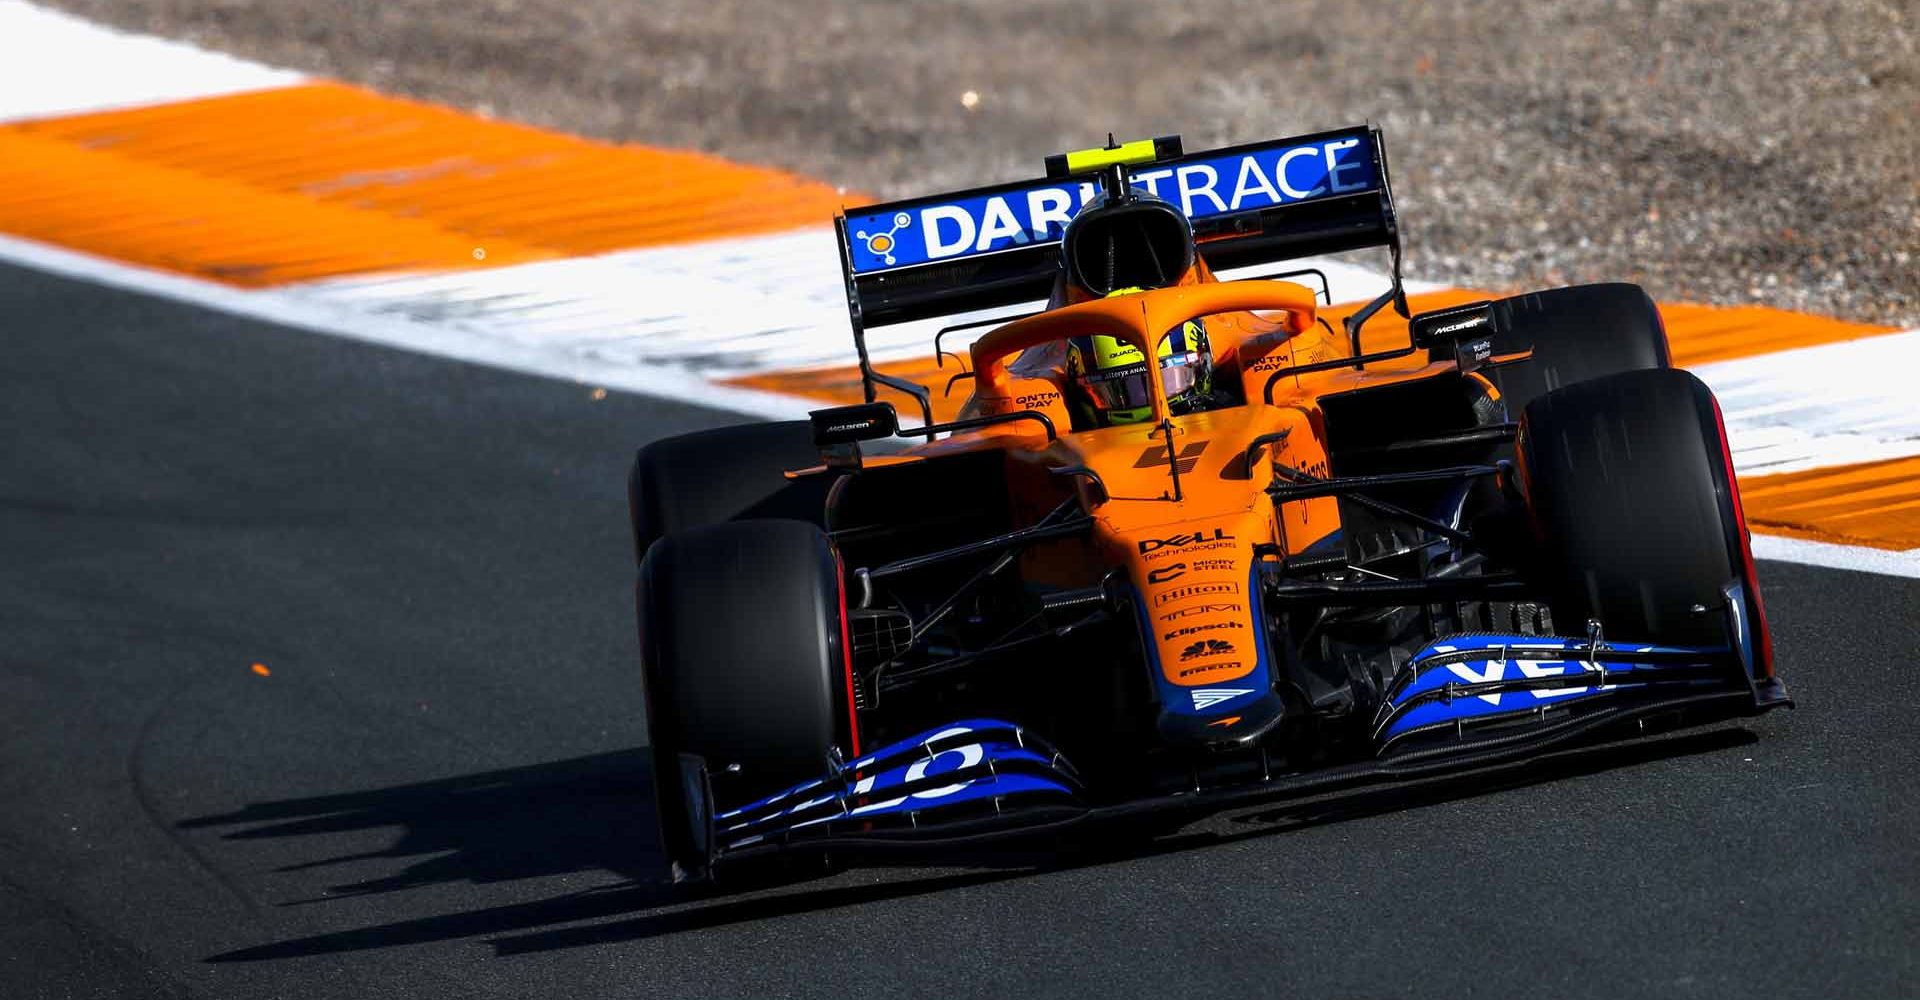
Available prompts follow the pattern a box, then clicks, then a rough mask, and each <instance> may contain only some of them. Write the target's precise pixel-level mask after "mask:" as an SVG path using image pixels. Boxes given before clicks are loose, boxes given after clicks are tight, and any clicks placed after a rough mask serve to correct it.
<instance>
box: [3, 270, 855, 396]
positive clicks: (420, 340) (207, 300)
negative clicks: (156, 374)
mask: <svg viewBox="0 0 1920 1000" xmlns="http://www.w3.org/2000/svg"><path fill="white" fill-rule="evenodd" d="M0 261H6V262H8V263H12V264H18V265H20V266H22V267H29V268H33V269H35V270H40V271H47V272H50V273H53V274H58V275H62V276H65V277H69V278H76V279H79V280H82V281H89V282H93V283H94V284H99V285H106V286H108V287H110V288H121V289H126V290H128V291H134V292H141V293H144V294H147V295H154V296H158V297H160V298H165V299H172V300H174V301H177V302H185V303H187V304H189V305H194V306H199V307H201V308H204V309H211V310H214V311H217V312H223V313H229V314H231V315H235V316H244V317H247V318H248V319H257V320H260V321H262V322H267V323H274V324H277V325H280V326H288V327H293V328H295V329H300V330H306V331H309V332H312V333H324V334H329V335H332V336H336V337H345V338H348V339H350V340H360V341H366V342H368V343H372V344H381V345H384V346H388V347H398V348H403V349H406V350H410V351H418V352H420V353H423V354H433V355H438V356H440V357H446V358H454V359H456V360H460V361H470V362H473V363H475V364H481V365H487V366H490V367H494V368H505V369H509V370H512V371H519V372H526V373H529V374H533V375H544V376H546V377H548V378H556V379H562V380H566V381H570V382H578V383H580V384H583V385H591V386H600V387H605V388H609V389H621V390H625V391H628V392H636V393H642V394H645V395H649V396H660V397H664V398H668V399H674V400H679V401H682V402H686V403H690V404H694V405H703V406H710V407H714V408H716V409H724V410H733V411H736V412H739V413H745V414H750V415H752V416H756V417H765V418H768V419H773V420H791V419H797V418H801V417H804V416H806V414H807V411H808V410H809V409H810V408H811V407H812V406H813V405H817V404H812V403H809V402H808V401H806V400H800V399H795V398H793V397H791V396H782V395H778V394H776V393H770V392H758V391H755V390H752V389H740V388H735V387H732V386H724V385H712V384H709V383H706V382H703V381H700V380H698V379H692V378H689V377H687V375H686V374H685V373H684V372H683V371H680V370H676V369H667V368H651V367H635V366H627V365H618V364H609V363H607V362H606V361H605V360H603V359H599V358H595V357H591V356H580V355H572V354H568V353H565V352H560V351H554V350H550V349H547V348H545V347H542V346H540V345H538V344H525V343H519V342H514V341H507V340H497V339H487V338H479V337H474V336H471V335H469V334H467V333H465V332H462V331H460V330H458V329H453V328H450V327H445V326H440V325H437V324H434V323H427V322H419V321H416V320H409V319H403V318H397V317H393V316H383V315H378V314H373V313H368V312H361V311H356V310H354V309H352V308H350V307H348V306H345V305H342V304H340V303H334V302H327V301H320V300H314V299H310V298H301V297H298V296H293V295H288V294H286V293H285V292H283V291H279V290H273V289H268V290H261V291H253V290H248V289H238V288H231V287H228V286H226V285H219V284H215V283H213V282H210V281H202V280H200V279H198V278H188V277H182V276H179V275H173V274H165V273H162V272H159V271H151V270H148V269H146V268H140V267H133V266H130V265H127V264H122V263H120V262H118V261H112V260H106V259H103V258H100V257H95V256H92V255H90V254H82V253H75V252H73V251H71V250H63V249H61V248H58V247H51V246H47V245H45V244H42V243H36V242H33V241H31V240H23V239H18V238H16V237H11V236H4V235H0ZM0 322H4V318H0Z"/></svg>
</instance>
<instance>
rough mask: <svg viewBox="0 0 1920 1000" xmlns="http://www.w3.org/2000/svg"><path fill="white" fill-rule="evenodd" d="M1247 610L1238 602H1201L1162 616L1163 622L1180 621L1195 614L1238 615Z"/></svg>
mask: <svg viewBox="0 0 1920 1000" xmlns="http://www.w3.org/2000/svg"><path fill="white" fill-rule="evenodd" d="M1243 610H1245V609H1244V608H1242V607H1241V606H1240V605H1238V604H1199V605H1195V606H1193V607H1191V608H1180V609H1178V610H1175V611H1169V612H1167V613H1166V614H1164V615H1161V616H1160V620H1161V621H1163V622H1171V621H1179V620H1180V619H1182V618H1192V617H1193V616H1194V615H1237V614H1239V613H1240V612H1241V611H1243Z"/></svg>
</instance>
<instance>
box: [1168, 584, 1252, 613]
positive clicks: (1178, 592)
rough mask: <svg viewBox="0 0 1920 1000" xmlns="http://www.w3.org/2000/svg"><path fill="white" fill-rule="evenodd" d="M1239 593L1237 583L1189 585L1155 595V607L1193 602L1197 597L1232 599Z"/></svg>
mask: <svg viewBox="0 0 1920 1000" xmlns="http://www.w3.org/2000/svg"><path fill="white" fill-rule="evenodd" d="M1239 593H1240V585H1239V584H1237V583H1227V582H1225V581H1221V582H1219V583H1189V584H1187V585H1186V586H1184V587H1175V588H1173V589H1171V590H1163V591H1161V592H1160V593H1158V594H1155V595H1154V598H1153V606H1154V607H1156V608H1164V607H1166V606H1167V605H1169V604H1178V603H1180V602H1181V601H1186V600H1192V599H1193V598H1196V597H1231V596H1234V595H1237V594H1239Z"/></svg>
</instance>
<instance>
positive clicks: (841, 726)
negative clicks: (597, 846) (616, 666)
mask: <svg viewBox="0 0 1920 1000" xmlns="http://www.w3.org/2000/svg"><path fill="white" fill-rule="evenodd" d="M841 588H842V583H841V576H840V570H839V563H838V559H837V557H836V555H835V553H834V550H833V546H832V544H831V543H830V542H829V541H828V539H827V537H826V535H825V534H824V533H822V532H821V531H820V529H819V528H817V527H814V526H813V525H811V524H807V523H804V522H800V521H782V520H754V521H733V522H724V523H720V524H712V525H706V526H703V527H697V528H692V529H689V530H687V531H683V532H677V533H674V534H670V535H667V536H665V537H664V538H661V539H660V540H659V541H657V542H656V543H654V545H653V546H652V547H651V548H650V549H649V550H648V552H647V554H646V558H645V559H644V560H643V561H642V563H641V566H640V581H639V587H638V592H637V604H638V615H639V623H640V659H641V673H642V682H643V684H644V686H645V690H646V700H647V727H648V734H649V737H650V740H649V741H650V743H651V745H652V748H653V770H654V782H655V784H654V787H655V798H656V801H657V803H658V805H659V811H660V823H661V832H662V839H663V842H664V843H665V845H666V847H667V851H668V854H669V856H670V857H671V858H672V860H674V861H675V862H676V863H679V864H680V865H681V867H682V868H683V869H689V870H691V869H695V868H699V867H702V866H704V863H705V856H706V854H707V849H706V848H707V845H705V844H704V843H703V842H702V840H703V838H702V836H701V823H702V822H703V817H702V816H701V815H700V812H701V809H700V807H701V805H702V803H701V802H699V801H695V800H694V798H693V796H692V795H691V794H690V792H696V791H697V790H698V788H697V786H698V784H699V781H700V779H699V777H698V776H697V775H696V773H695V772H696V769H693V768H690V767H688V766H683V765H689V764H691V763H694V762H698V763H700V764H703V765H704V771H705V780H707V781H710V782H711V786H712V788H713V789H714V791H715V792H716V794H719V795H721V797H722V798H723V800H724V802H725V805H724V806H723V808H731V807H734V806H739V805H744V804H746V803H747V802H750V801H752V800H754V799H757V798H760V797H762V796H765V795H769V794H772V793H773V792H777V791H779V790H781V789H782V788H785V787H787V786H789V785H793V784H797V783H799V782H801V781H804V780H806V779H808V778H813V777H818V776H819V775H820V774H822V773H823V772H824V771H825V770H826V766H827V757H828V753H829V750H830V748H832V747H836V746H837V747H839V748H840V749H841V750H842V751H843V752H844V753H847V754H853V753H856V752H857V739H858V735H857V731H856V729H855V722H854V718H853V715H852V709H851V706H850V704H849V699H850V697H851V691H850V684H849V678H848V674H847V660H846V631H845V628H846V626H845V615H846V611H845V595H844V592H843V591H842V589H841ZM690 784H691V785H692V786H694V787H691V788H690V787H689V786H690Z"/></svg>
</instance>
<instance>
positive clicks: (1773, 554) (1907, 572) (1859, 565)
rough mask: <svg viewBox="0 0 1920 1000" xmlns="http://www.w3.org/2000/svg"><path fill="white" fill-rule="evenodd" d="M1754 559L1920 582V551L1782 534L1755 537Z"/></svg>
mask: <svg viewBox="0 0 1920 1000" xmlns="http://www.w3.org/2000/svg"><path fill="white" fill-rule="evenodd" d="M1753 557H1754V558H1755V559H1772V560H1775V561H1777V562H1790V563H1800V564H1802V565H1806V566H1826V567H1830V568H1832V569H1850V570H1857V571H1859V572H1861V573H1878V574H1880V575H1882V576H1904V577H1906V578H1908V579H1910V580H1920V549H1908V550H1907V551H1905V552H1893V551H1888V550H1886V549H1869V548H1864V547H1862V546H1857V545H1832V544H1829V543H1827V542H1809V541H1805V540H1802V539H1799V538H1782V537H1780V536H1779V535H1761V534H1756V535H1754V536H1753Z"/></svg>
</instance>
